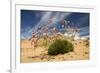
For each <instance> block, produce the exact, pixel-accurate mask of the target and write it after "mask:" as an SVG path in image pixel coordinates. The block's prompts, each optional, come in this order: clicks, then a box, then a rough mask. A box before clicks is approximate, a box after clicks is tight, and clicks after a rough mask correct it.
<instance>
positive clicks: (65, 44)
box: [48, 40, 73, 55]
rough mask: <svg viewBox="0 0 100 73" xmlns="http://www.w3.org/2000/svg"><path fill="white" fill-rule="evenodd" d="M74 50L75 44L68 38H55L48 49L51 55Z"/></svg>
mask: <svg viewBox="0 0 100 73" xmlns="http://www.w3.org/2000/svg"><path fill="white" fill-rule="evenodd" d="M70 51H73V44H72V43H70V42H69V41H67V40H55V41H54V42H53V43H52V44H51V45H50V46H49V49H48V54H49V55H58V54H64V53H68V52H70Z"/></svg>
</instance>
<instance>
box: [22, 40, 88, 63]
mask: <svg viewBox="0 0 100 73" xmlns="http://www.w3.org/2000/svg"><path fill="white" fill-rule="evenodd" d="M72 43H73V45H74V51H73V52H69V53H66V54H59V55H57V56H49V55H47V48H46V47H43V46H42V47H41V46H38V47H36V50H34V49H33V48H32V45H31V41H29V40H27V39H25V40H21V63H33V62H48V61H76V60H89V46H87V45H86V43H87V42H86V41H85V40H76V41H73V42H72Z"/></svg>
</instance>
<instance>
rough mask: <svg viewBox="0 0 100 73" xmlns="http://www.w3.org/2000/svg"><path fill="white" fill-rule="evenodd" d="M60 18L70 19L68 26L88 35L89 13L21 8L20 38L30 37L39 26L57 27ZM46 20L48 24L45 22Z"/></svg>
mask: <svg viewBox="0 0 100 73" xmlns="http://www.w3.org/2000/svg"><path fill="white" fill-rule="evenodd" d="M62 20H67V21H70V23H69V26H70V27H77V28H79V29H80V35H82V36H84V35H89V13H76V12H55V11H36V10H21V38H22V39H25V38H30V37H31V34H32V32H33V31H34V32H36V31H38V28H39V27H44V26H48V27H51V26H53V27H57V28H58V26H59V27H60V26H61V25H62ZM48 21H50V24H46V23H47V22H48ZM58 29H61V28H58Z"/></svg>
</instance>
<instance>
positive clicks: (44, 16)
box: [22, 12, 71, 38]
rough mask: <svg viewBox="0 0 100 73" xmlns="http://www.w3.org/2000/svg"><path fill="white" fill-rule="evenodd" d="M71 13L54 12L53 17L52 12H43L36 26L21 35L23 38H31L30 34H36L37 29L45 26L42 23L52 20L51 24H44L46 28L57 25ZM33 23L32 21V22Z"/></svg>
mask: <svg viewBox="0 0 100 73" xmlns="http://www.w3.org/2000/svg"><path fill="white" fill-rule="evenodd" d="M70 14H71V13H60V12H56V13H55V15H54V12H43V13H42V18H41V20H40V21H39V22H38V23H37V24H36V26H35V27H32V28H31V29H26V32H25V33H23V34H22V37H23V38H28V37H30V36H31V33H32V32H33V31H34V32H36V31H37V30H38V27H40V26H43V25H45V24H44V23H45V22H47V21H48V20H49V19H52V23H51V24H49V25H48V24H46V26H52V24H55V23H57V22H58V21H60V20H62V19H64V18H65V17H66V16H69V15H70ZM51 16H52V17H51ZM33 21H34V20H33Z"/></svg>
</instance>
